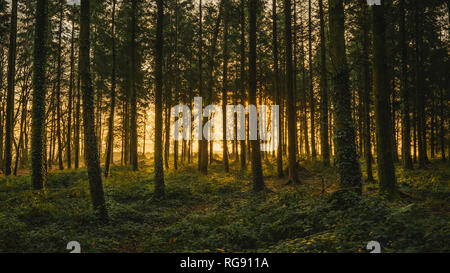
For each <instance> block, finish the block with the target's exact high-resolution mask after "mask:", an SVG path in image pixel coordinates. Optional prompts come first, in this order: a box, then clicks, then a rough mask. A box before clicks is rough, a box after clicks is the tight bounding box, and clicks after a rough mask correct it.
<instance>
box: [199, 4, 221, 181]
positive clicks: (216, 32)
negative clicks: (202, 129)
mask: <svg viewBox="0 0 450 273" xmlns="http://www.w3.org/2000/svg"><path fill="white" fill-rule="evenodd" d="M222 12H223V0H221V1H220V3H219V12H218V15H217V18H216V22H215V26H214V31H213V37H212V41H211V46H210V51H209V60H208V88H207V94H206V103H207V104H209V102H211V99H212V92H213V88H214V64H215V61H214V58H215V55H216V45H217V36H218V35H219V27H220V21H221V18H222ZM203 121H204V122H203V124H205V123H206V121H207V120H206V118H204V119H203ZM211 129H212V128H211ZM211 141H212V140H211ZM202 144H203V146H202V150H201V151H202V160H201V163H202V165H201V168H200V171H201V172H202V173H203V174H207V173H208V141H207V140H206V139H205V138H203V140H202ZM212 147H213V145H210V151H209V153H210V162H211V163H212V159H213V151H212V149H211V148H212Z"/></svg>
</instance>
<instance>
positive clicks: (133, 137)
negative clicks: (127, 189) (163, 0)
mask: <svg viewBox="0 0 450 273" xmlns="http://www.w3.org/2000/svg"><path fill="white" fill-rule="evenodd" d="M136 12H137V0H133V1H131V45H130V50H131V54H130V55H131V75H130V76H131V77H130V81H131V83H130V88H131V91H130V104H131V114H130V163H131V167H132V169H133V171H137V169H138V161H137V124H136V122H137V103H136V69H137V67H136V66H137V64H136V54H137V53H136V47H137V45H136V28H137V26H136V24H137V23H136Z"/></svg>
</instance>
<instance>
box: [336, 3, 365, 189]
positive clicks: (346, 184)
mask: <svg viewBox="0 0 450 273" xmlns="http://www.w3.org/2000/svg"><path fill="white" fill-rule="evenodd" d="M328 6H329V26H330V55H331V63H332V69H333V83H334V86H333V93H332V99H333V103H334V114H335V117H334V126H335V137H334V139H335V146H336V155H335V158H336V166H337V169H338V173H339V187H340V188H341V189H343V190H352V191H355V192H357V193H359V194H360V193H361V191H362V186H361V168H360V165H359V161H358V155H357V153H356V145H355V131H354V128H353V120H352V112H351V111H352V110H351V105H350V98H351V94H350V88H349V72H348V67H347V57H346V52H345V37H344V32H345V28H344V3H343V0H328Z"/></svg>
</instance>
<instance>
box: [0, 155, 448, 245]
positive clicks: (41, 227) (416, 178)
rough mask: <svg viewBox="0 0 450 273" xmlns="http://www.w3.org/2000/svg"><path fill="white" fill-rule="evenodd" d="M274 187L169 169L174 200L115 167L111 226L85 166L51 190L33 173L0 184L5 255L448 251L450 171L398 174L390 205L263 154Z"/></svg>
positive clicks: (144, 171)
mask: <svg viewBox="0 0 450 273" xmlns="http://www.w3.org/2000/svg"><path fill="white" fill-rule="evenodd" d="M263 162H264V164H263V165H264V166H263V168H264V175H265V182H266V185H267V188H268V191H265V192H264V193H260V194H254V193H252V192H251V178H250V175H251V172H250V170H249V169H248V170H244V171H241V170H239V164H238V163H232V164H231V172H230V173H228V174H226V173H224V172H223V167H222V166H221V165H220V164H214V165H212V166H210V168H209V170H208V175H207V176H205V175H201V174H200V173H199V172H198V171H197V168H196V165H195V164H190V165H183V166H180V168H179V170H176V171H174V170H173V169H170V170H168V171H167V170H166V172H165V181H166V197H165V198H163V199H157V198H155V196H154V195H153V187H154V185H153V174H152V173H153V168H152V164H150V163H149V164H148V166H147V165H145V164H144V165H143V166H141V168H140V170H139V171H138V172H132V171H131V170H130V169H128V168H126V167H119V166H115V167H113V168H112V170H111V176H110V177H109V178H107V179H104V190H105V198H106V203H107V208H108V212H109V218H110V220H109V223H107V224H102V223H100V222H98V221H97V219H96V218H95V217H94V216H93V214H92V211H91V206H90V196H89V190H88V181H87V174H86V170H85V169H80V170H66V171H54V172H52V173H50V174H49V176H48V179H47V184H46V189H45V190H42V191H38V192H36V191H32V190H30V184H31V182H30V177H29V176H19V177H8V178H5V177H1V178H0V252H69V250H66V245H67V243H68V242H69V241H78V242H80V244H81V251H82V252H367V251H366V245H367V242H369V241H372V240H374V241H378V242H380V244H381V247H382V251H383V252H449V251H450V216H449V211H450V210H449V177H450V173H449V168H448V165H445V164H444V163H439V162H434V163H432V165H430V166H429V167H428V168H427V169H425V170H413V171H403V170H401V168H397V179H398V184H399V189H400V190H401V191H402V192H403V193H404V196H403V197H401V198H399V199H397V200H394V201H388V200H386V199H384V198H383V197H382V196H380V195H378V194H377V189H378V186H377V184H376V183H364V194H363V196H357V195H354V194H352V193H348V192H340V191H336V189H337V185H336V183H337V177H336V174H335V170H334V169H333V168H332V167H330V168H323V167H322V166H321V165H320V163H318V162H315V163H313V162H308V161H304V162H300V165H301V166H302V168H301V170H300V177H301V180H302V183H300V184H299V185H286V181H285V179H278V178H277V175H276V165H275V163H274V161H272V160H271V159H268V158H265V159H263Z"/></svg>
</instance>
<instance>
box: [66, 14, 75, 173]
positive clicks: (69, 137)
mask: <svg viewBox="0 0 450 273" xmlns="http://www.w3.org/2000/svg"><path fill="white" fill-rule="evenodd" d="M73 10H74V8H73V7H72V33H71V42H70V79H69V95H68V97H69V103H68V110H67V138H66V139H67V148H66V152H67V168H69V169H70V168H72V149H71V148H72V104H73V73H74V63H75V51H74V40H75V14H74V11H73Z"/></svg>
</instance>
